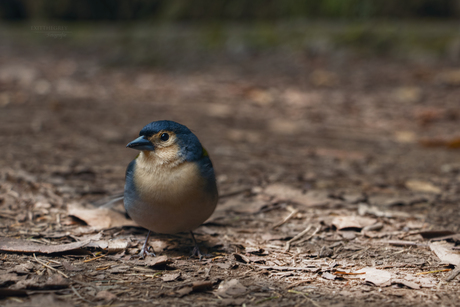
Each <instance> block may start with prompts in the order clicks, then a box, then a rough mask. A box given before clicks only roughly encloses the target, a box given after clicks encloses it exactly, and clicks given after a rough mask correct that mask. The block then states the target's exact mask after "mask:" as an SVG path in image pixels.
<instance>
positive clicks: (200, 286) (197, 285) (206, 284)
mask: <svg viewBox="0 0 460 307" xmlns="http://www.w3.org/2000/svg"><path fill="white" fill-rule="evenodd" d="M212 285H213V282H212V281H196V282H194V283H193V284H192V288H193V291H195V292H200V291H206V290H210V289H212Z"/></svg>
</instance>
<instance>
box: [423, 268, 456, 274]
mask: <svg viewBox="0 0 460 307" xmlns="http://www.w3.org/2000/svg"><path fill="white" fill-rule="evenodd" d="M449 271H452V269H442V270H434V271H428V272H419V273H416V274H415V275H425V274H435V273H440V272H449Z"/></svg>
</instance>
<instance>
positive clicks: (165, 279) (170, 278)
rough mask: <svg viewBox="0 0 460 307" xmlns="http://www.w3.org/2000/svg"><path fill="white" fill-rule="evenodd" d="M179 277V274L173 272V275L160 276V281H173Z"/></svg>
mask: <svg viewBox="0 0 460 307" xmlns="http://www.w3.org/2000/svg"><path fill="white" fill-rule="evenodd" d="M179 277H180V272H175V273H169V274H163V275H162V276H161V280H162V281H165V282H168V281H174V280H176V279H178V278H179Z"/></svg>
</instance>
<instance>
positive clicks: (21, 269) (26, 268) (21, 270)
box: [7, 262, 34, 274]
mask: <svg viewBox="0 0 460 307" xmlns="http://www.w3.org/2000/svg"><path fill="white" fill-rule="evenodd" d="M33 268H34V265H33V263H30V262H28V263H22V264H18V265H17V266H15V267H12V268H11V269H9V270H8V271H7V272H8V273H18V274H28V273H29V272H30V271H31V270H32V269H33Z"/></svg>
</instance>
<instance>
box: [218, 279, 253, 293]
mask: <svg viewBox="0 0 460 307" xmlns="http://www.w3.org/2000/svg"><path fill="white" fill-rule="evenodd" d="M246 291H247V288H246V287H245V286H243V285H242V284H241V283H240V282H239V280H238V279H231V280H228V281H223V282H221V283H220V285H219V287H218V288H217V291H216V294H217V295H219V296H221V297H238V296H242V295H244V294H246Z"/></svg>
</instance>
